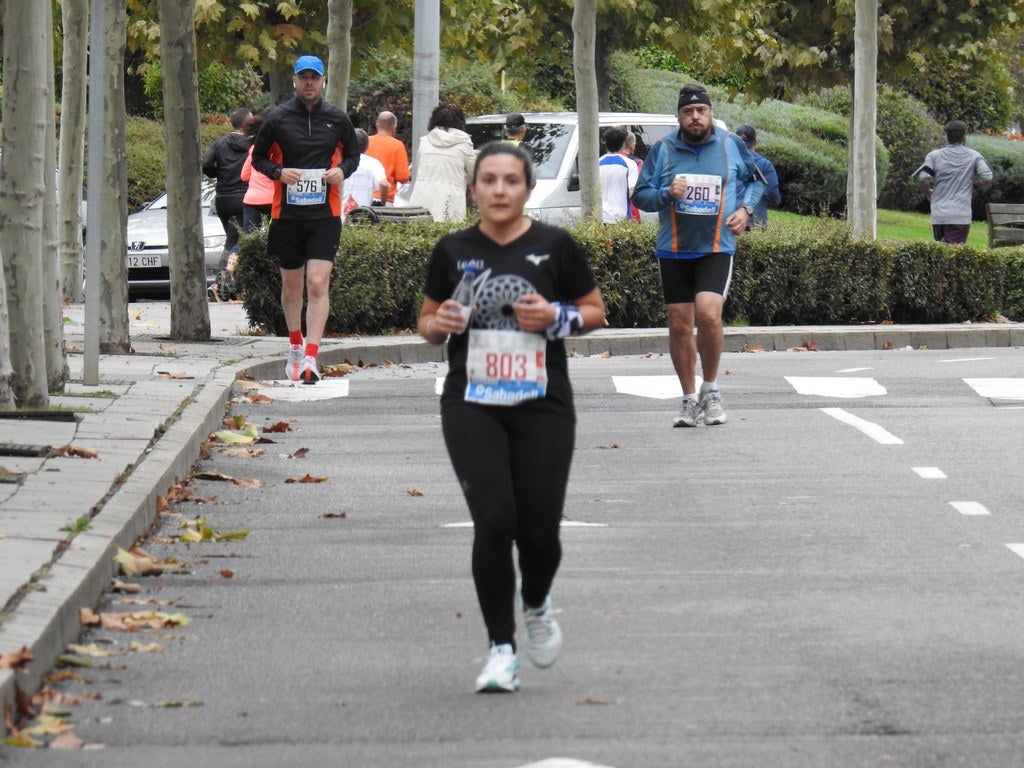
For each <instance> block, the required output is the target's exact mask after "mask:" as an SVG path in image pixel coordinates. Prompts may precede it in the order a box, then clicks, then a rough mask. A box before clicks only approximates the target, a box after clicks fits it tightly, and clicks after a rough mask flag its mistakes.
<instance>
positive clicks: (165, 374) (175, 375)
mask: <svg viewBox="0 0 1024 768" xmlns="http://www.w3.org/2000/svg"><path fill="white" fill-rule="evenodd" d="M157 375H158V376H159V377H160V378H161V379H194V378H195V376H193V375H192V374H191V373H185V372H183V371H174V372H171V371H157Z"/></svg>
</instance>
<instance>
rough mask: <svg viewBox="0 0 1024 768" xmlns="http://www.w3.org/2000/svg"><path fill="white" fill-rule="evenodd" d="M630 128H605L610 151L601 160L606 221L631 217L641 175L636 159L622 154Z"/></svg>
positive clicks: (604, 218) (599, 172) (605, 139)
mask: <svg viewBox="0 0 1024 768" xmlns="http://www.w3.org/2000/svg"><path fill="white" fill-rule="evenodd" d="M625 143H626V129H625V128H619V127H618V126H612V127H611V128H609V129H608V130H606V131H605V132H604V145H605V148H606V149H607V150H608V152H607V154H604V155H602V156H601V159H600V160H599V161H598V165H599V166H600V167H599V168H598V175H599V178H600V180H601V220H602V221H603V222H604V223H605V224H613V223H615V222H616V221H622V219H628V218H630V207H629V200H630V198H631V197H632V196H633V188H634V187H635V186H636V180H637V178H638V177H639V176H640V171H639V169H638V168H637V165H636V162H634V161H633V160H632V159H631V158H629V157H626V156H625V155H623V154H622V147H623V145H624V144H625Z"/></svg>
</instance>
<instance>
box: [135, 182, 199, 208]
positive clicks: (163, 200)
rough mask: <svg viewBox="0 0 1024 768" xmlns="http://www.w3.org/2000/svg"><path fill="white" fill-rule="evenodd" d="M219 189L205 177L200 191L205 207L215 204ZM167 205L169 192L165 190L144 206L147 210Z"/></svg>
mask: <svg viewBox="0 0 1024 768" xmlns="http://www.w3.org/2000/svg"><path fill="white" fill-rule="evenodd" d="M216 191H217V185H216V184H215V183H214V182H213V181H212V180H211V179H203V186H202V189H201V190H200V192H199V195H200V199H201V200H202V206H203V208H207V207H209V206H211V205H213V195H214V193H215V192H216ZM166 207H167V193H166V192H164V193H163V194H162V195H160V197H158V198H156V199H155V200H154V201H153V202H151V203H149V204H148V205H146V206H143V208H144V209H145V210H147V211H152V210H156V209H158V208H166Z"/></svg>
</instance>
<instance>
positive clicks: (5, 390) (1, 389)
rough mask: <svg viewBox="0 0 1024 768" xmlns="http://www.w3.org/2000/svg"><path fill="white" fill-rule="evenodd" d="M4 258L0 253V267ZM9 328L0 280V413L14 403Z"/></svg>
mask: <svg viewBox="0 0 1024 768" xmlns="http://www.w3.org/2000/svg"><path fill="white" fill-rule="evenodd" d="M3 261H4V257H3V254H2V253H0V267H2V266H3ZM10 327H11V315H10V313H9V312H8V311H7V285H6V281H5V280H3V279H0V411H12V410H14V407H15V402H14V388H13V387H14V371H13V370H11V339H10V335H9V334H8V333H6V332H5V329H7V328H10Z"/></svg>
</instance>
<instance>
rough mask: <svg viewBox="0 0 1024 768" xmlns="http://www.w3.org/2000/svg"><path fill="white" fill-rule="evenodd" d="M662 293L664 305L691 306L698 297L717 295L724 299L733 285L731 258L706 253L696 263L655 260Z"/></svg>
mask: <svg viewBox="0 0 1024 768" xmlns="http://www.w3.org/2000/svg"><path fill="white" fill-rule="evenodd" d="M658 266H659V267H660V269H661V290H662V293H663V294H664V296H665V303H666V304H692V303H693V301H694V298H695V297H696V296H697V294H698V293H703V292H705V291H708V292H710V293H717V294H718V295H719V296H721V297H722V298H723V299H724V298H725V297H726V296H727V295H728V293H729V283H731V282H732V256H730V255H729V254H727V253H709V254H708V255H707V256H701V257H699V258H696V259H658Z"/></svg>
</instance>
